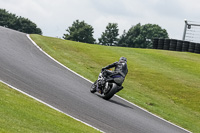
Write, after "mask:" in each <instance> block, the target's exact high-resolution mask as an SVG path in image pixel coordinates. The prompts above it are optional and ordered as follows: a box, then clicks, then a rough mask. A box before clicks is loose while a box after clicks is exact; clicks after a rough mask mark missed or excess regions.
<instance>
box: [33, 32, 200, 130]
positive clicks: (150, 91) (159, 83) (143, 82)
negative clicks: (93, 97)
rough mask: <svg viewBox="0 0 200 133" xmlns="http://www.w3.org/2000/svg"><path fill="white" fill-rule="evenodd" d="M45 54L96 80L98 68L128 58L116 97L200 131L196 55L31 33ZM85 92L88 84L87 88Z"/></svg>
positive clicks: (198, 57)
mask: <svg viewBox="0 0 200 133" xmlns="http://www.w3.org/2000/svg"><path fill="white" fill-rule="evenodd" d="M31 38H32V39H33V40H34V41H35V42H36V43H37V44H38V45H39V46H40V47H41V48H42V49H43V50H44V51H46V52H47V53H48V54H49V55H51V56H52V57H53V58H55V59H56V60H58V61H59V62H61V63H62V64H64V65H66V66H67V67H69V68H70V69H72V70H74V71H76V72H77V73H79V74H80V75H83V76H84V77H86V78H88V79H89V80H91V81H95V80H96V79H97V76H98V74H99V72H100V70H101V68H102V67H104V66H106V65H108V64H110V63H112V62H115V61H117V60H118V59H119V58H120V57H121V56H125V57H127V59H128V68H129V73H128V75H127V77H126V80H125V82H124V84H123V86H124V89H123V90H122V91H121V92H119V93H118V95H119V96H121V97H123V98H125V99H127V100H129V101H131V102H133V103H135V104H137V105H139V106H141V107H143V108H145V109H147V110H149V111H150V112H153V113H154V114H157V115H159V116H161V117H163V118H164V119H166V120H169V121H171V122H173V123H176V124H177V125H180V126H182V127H184V128H186V129H189V130H190V131H193V132H200V121H199V119H200V106H199V101H200V97H199V95H200V54H194V53H187V52H173V51H164V50H152V49H135V48H122V47H107V46H100V45H92V44H84V43H78V42H73V41H66V40H62V39H57V38H50V37H44V36H40V35H31ZM88 91H89V88H88Z"/></svg>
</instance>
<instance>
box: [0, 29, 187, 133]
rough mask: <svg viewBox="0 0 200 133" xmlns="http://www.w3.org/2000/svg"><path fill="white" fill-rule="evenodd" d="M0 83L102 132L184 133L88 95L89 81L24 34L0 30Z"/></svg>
mask: <svg viewBox="0 0 200 133" xmlns="http://www.w3.org/2000/svg"><path fill="white" fill-rule="evenodd" d="M0 80H2V81H4V82H6V83H8V84H10V85H12V86H14V87H16V88H18V89H20V90H22V91H24V92H26V93H28V94H30V95H32V96H34V97H36V98H38V99H40V100H42V101H44V102H46V103H48V104H50V105H52V106H54V107H55V108H58V109H59V110H61V111H63V112H66V113H67V114H69V115H71V116H74V117H76V118H78V119H80V120H82V121H84V122H86V123H88V124H90V125H92V126H94V127H96V128H98V129H100V130H102V131H104V132H108V133H109V132H112V133H184V132H186V131H185V130H183V129H180V128H178V127H176V126H174V125H172V124H170V123H168V122H165V121H163V120H161V119H159V118H157V117H155V116H153V115H151V114H149V113H147V112H145V111H143V110H141V109H139V108H138V107H136V106H134V105H132V104H130V103H128V102H125V101H124V100H121V99H120V98H118V97H113V98H112V99H111V100H109V101H106V100H104V99H102V98H100V97H99V96H97V95H95V94H91V93H90V91H89V89H90V86H91V83H90V82H88V81H86V80H85V79H83V78H81V77H79V76H77V75H75V74H74V73H72V72H71V71H69V70H67V69H66V68H64V67H62V66H61V65H59V64H58V63H56V62H55V61H53V60H52V59H50V58H49V57H48V56H46V55H45V54H44V53H42V52H41V51H40V50H39V49H38V48H37V47H36V46H35V45H33V43H32V42H31V41H30V40H29V39H28V38H27V36H26V34H24V33H20V32H17V31H14V30H10V29H7V28H4V27H0Z"/></svg>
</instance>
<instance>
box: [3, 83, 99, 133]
mask: <svg viewBox="0 0 200 133" xmlns="http://www.w3.org/2000/svg"><path fill="white" fill-rule="evenodd" d="M0 116H1V117H0V132H1V133H94V132H98V131H97V130H95V129H93V128H92V127H89V126H86V125H85V124H83V123H81V122H78V121H76V120H74V119H72V118H71V117H68V116H67V115H65V114H63V113H60V112H58V111H56V110H54V109H51V108H49V107H48V106H46V105H44V104H42V103H39V102H38V101H36V100H34V99H32V98H30V97H28V96H26V95H24V94H22V93H20V92H18V91H16V90H14V89H11V88H9V87H8V86H6V85H4V84H3V83H1V82H0Z"/></svg>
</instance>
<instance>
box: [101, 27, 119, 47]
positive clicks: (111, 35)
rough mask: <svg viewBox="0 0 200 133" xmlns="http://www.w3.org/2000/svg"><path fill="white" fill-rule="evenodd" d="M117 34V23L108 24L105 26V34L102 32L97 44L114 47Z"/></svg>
mask: <svg viewBox="0 0 200 133" xmlns="http://www.w3.org/2000/svg"><path fill="white" fill-rule="evenodd" d="M118 32H119V29H118V25H117V23H109V24H108V25H107V26H106V30H105V32H103V33H102V35H101V38H99V44H101V45H107V46H112V45H116V44H117V42H118V38H117V36H118V35H119V33H118Z"/></svg>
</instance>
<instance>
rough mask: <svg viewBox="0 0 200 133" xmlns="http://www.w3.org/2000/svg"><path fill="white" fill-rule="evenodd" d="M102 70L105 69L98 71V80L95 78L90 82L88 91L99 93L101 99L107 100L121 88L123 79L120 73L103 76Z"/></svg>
mask: <svg viewBox="0 0 200 133" xmlns="http://www.w3.org/2000/svg"><path fill="white" fill-rule="evenodd" d="M104 72H105V71H101V72H100V73H99V77H98V80H96V81H95V82H94V83H93V84H92V86H91V89H90V92H91V93H95V92H98V93H99V94H101V96H102V98H103V99H105V100H109V99H110V98H112V97H113V96H114V94H115V93H117V92H119V91H120V90H121V89H123V87H122V86H121V84H122V83H123V81H124V79H123V78H122V76H121V75H120V74H117V75H116V74H115V75H110V76H109V77H105V74H104Z"/></svg>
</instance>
